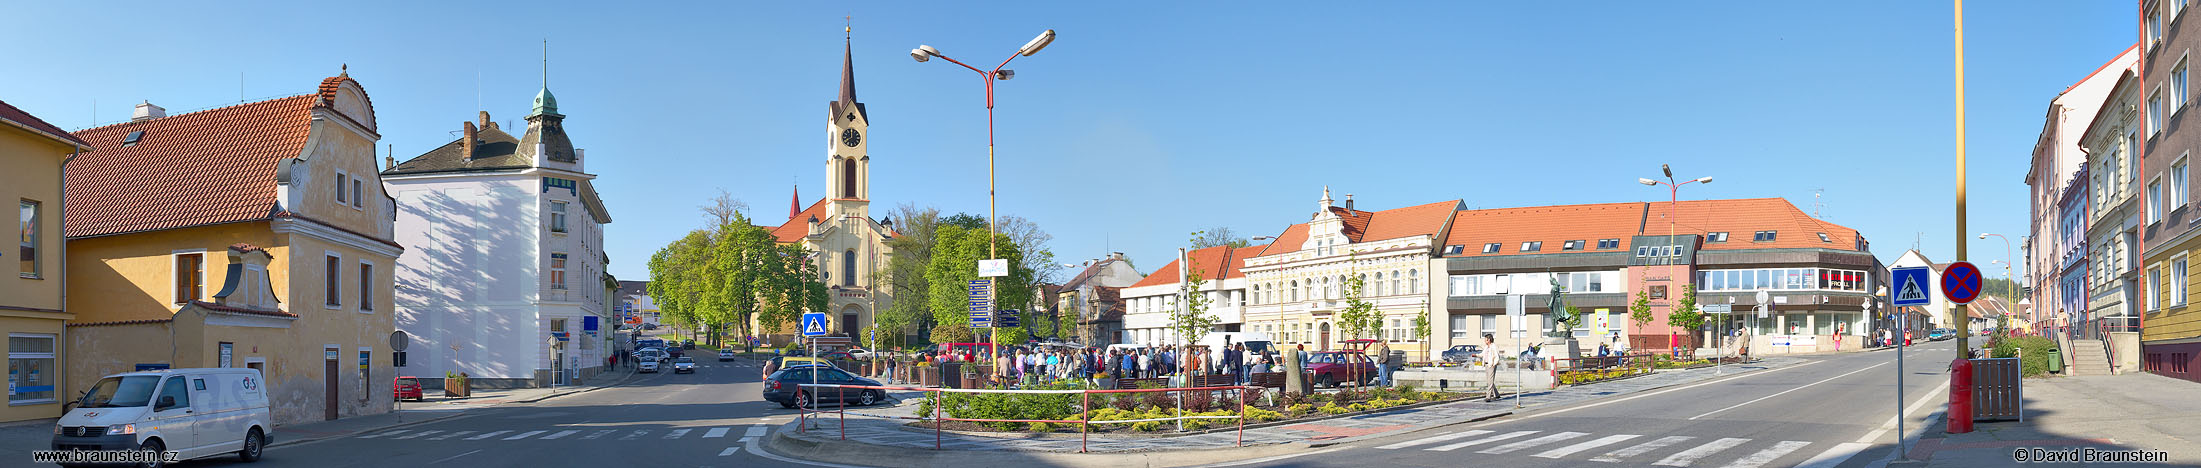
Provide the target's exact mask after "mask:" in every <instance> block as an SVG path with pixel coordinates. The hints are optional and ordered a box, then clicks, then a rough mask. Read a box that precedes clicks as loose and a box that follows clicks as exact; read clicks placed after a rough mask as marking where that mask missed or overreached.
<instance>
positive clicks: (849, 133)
mask: <svg viewBox="0 0 2201 468" xmlns="http://www.w3.org/2000/svg"><path fill="white" fill-rule="evenodd" d="M863 141H864V136H863V135H862V134H860V133H857V132H856V129H853V128H851V129H845V130H841V144H843V145H848V146H849V147H850V148H854V147H856V144H857V143H862V142H863Z"/></svg>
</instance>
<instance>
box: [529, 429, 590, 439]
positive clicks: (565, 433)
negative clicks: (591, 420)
mask: <svg viewBox="0 0 2201 468" xmlns="http://www.w3.org/2000/svg"><path fill="white" fill-rule="evenodd" d="M579 432H581V431H558V432H557V433H553V434H551V435H546V436H543V438H541V439H537V440H551V439H557V438H561V437H565V436H569V435H573V434H575V433H579Z"/></svg>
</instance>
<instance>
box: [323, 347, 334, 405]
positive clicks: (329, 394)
mask: <svg viewBox="0 0 2201 468" xmlns="http://www.w3.org/2000/svg"><path fill="white" fill-rule="evenodd" d="M328 354H329V355H331V356H334V355H336V350H333V349H332V350H329V351H328ZM321 380H322V384H321V392H322V395H321V416H322V418H323V419H331V420H333V419H336V393H337V387H336V360H335V359H324V360H322V361H321Z"/></svg>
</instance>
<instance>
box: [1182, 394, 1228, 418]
mask: <svg viewBox="0 0 2201 468" xmlns="http://www.w3.org/2000/svg"><path fill="white" fill-rule="evenodd" d="M1184 398H1185V410H1187V411H1191V412H1194V413H1199V412H1205V411H1207V410H1208V409H1210V408H1213V407H1215V394H1213V393H1209V392H1185V395H1184ZM1232 406H1236V405H1232Z"/></svg>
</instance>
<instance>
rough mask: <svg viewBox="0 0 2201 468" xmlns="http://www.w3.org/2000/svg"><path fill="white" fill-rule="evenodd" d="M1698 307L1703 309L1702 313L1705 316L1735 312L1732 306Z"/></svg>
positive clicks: (1707, 305)
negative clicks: (1705, 314)
mask: <svg viewBox="0 0 2201 468" xmlns="http://www.w3.org/2000/svg"><path fill="white" fill-rule="evenodd" d="M1698 307H1699V308H1701V309H1704V313H1707V314H1726V313H1732V312H1734V311H1735V305H1734V304H1704V305H1701V306H1698Z"/></svg>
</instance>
